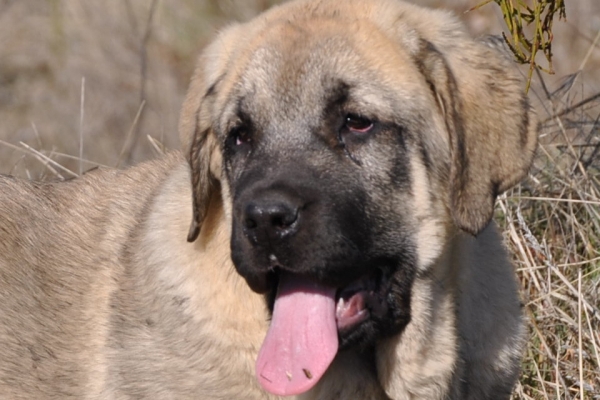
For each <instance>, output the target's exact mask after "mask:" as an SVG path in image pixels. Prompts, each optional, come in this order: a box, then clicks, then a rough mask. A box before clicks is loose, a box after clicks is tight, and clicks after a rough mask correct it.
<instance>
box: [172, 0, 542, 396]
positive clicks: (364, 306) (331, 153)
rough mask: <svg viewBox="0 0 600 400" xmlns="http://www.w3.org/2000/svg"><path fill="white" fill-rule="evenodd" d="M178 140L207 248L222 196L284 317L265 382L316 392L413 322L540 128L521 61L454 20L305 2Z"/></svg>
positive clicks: (389, 5)
mask: <svg viewBox="0 0 600 400" xmlns="http://www.w3.org/2000/svg"><path fill="white" fill-rule="evenodd" d="M180 132H181V137H182V141H183V143H184V147H185V148H187V151H188V154H189V162H190V166H191V169H192V177H193V179H192V180H193V182H192V184H193V193H194V221H193V223H192V227H191V230H190V236H189V240H191V241H192V240H194V239H195V237H196V236H197V234H198V232H199V229H200V227H201V223H202V220H203V218H204V216H205V214H206V213H207V211H208V206H209V198H210V196H211V194H212V192H213V191H214V190H220V191H221V192H222V198H223V201H224V203H225V209H226V210H227V211H226V212H227V213H228V217H229V218H230V221H231V232H232V234H231V254H232V259H233V262H234V264H235V266H236V269H237V271H238V272H239V273H240V274H241V275H242V276H243V277H244V278H245V279H246V281H247V282H248V284H249V285H250V287H251V288H252V289H253V290H254V291H256V292H258V293H264V294H266V297H267V301H268V305H269V307H270V309H271V311H272V312H273V319H272V324H271V330H270V332H269V334H268V335H267V339H266V340H265V344H264V345H263V349H262V350H261V354H260V355H259V360H258V363H257V373H258V375H259V380H261V383H262V384H263V386H265V387H266V388H267V389H268V390H270V391H272V392H274V393H277V394H294V393H298V392H302V391H305V390H307V389H308V388H310V387H311V386H312V385H313V384H314V383H315V382H316V381H317V380H318V378H319V377H320V375H321V374H322V373H323V372H324V371H325V369H326V368H327V366H328V364H329V362H330V361H331V359H332V358H333V356H334V355H335V353H336V352H337V349H338V340H339V341H340V343H339V345H341V346H351V345H357V344H362V345H370V344H373V343H374V342H375V341H376V340H377V339H378V338H382V337H385V336H388V335H392V334H395V333H397V332H399V331H401V330H402V329H403V327H404V326H406V324H407V323H408V322H409V320H410V295H411V284H412V282H413V278H414V276H415V274H417V273H424V272H425V271H426V270H427V268H428V267H429V266H431V265H432V264H433V263H434V262H435V261H436V259H437V257H439V255H440V254H441V253H442V250H443V246H444V245H445V243H446V242H447V237H448V235H450V234H451V233H452V231H453V229H455V227H458V228H461V229H463V230H465V231H467V232H470V233H472V234H477V233H478V232H479V231H480V230H481V229H483V228H484V227H485V226H486V225H487V224H488V222H489V220H490V219H491V216H492V212H493V206H494V201H495V198H496V196H497V194H498V193H500V192H502V191H504V190H506V189H507V188H508V187H510V186H511V185H513V184H515V183H516V182H517V181H518V180H519V179H521V178H522V176H523V175H524V174H525V172H526V170H527V169H528V167H529V164H530V162H531V159H532V156H533V153H534V148H535V143H536V120H535V118H534V116H533V114H532V111H531V108H530V106H529V104H528V102H527V100H526V98H525V96H524V94H523V89H522V85H521V82H520V79H519V78H518V77H517V76H516V72H515V71H514V68H513V66H512V65H511V63H510V61H509V60H508V59H507V58H505V56H504V55H501V54H500V53H499V52H498V51H497V50H496V49H495V48H494V46H492V45H489V44H488V43H486V42H485V41H475V40H473V39H471V38H470V37H468V36H467V34H465V32H464V31H463V29H462V27H461V26H460V25H459V24H458V23H457V22H456V21H455V20H454V19H453V18H452V17H450V16H449V15H447V14H446V13H443V12H439V11H433V10H425V9H421V8H418V7H415V6H412V5H408V4H404V3H401V2H398V1H395V0H370V1H369V0H348V1H345V2H337V1H334V0H324V1H310V0H309V1H296V2H290V3H287V4H286V5H283V6H280V7H276V8H274V9H272V10H270V11H269V12H267V13H265V14H263V15H262V16H260V17H258V18H257V19H255V20H253V21H251V22H249V23H247V24H241V25H235V26H232V27H230V28H228V29H226V30H225V31H224V32H222V34H221V35H220V36H219V37H218V38H217V39H216V40H215V41H214V42H213V44H212V45H211V46H209V47H208V49H207V50H206V51H205V52H204V54H203V55H202V56H201V59H200V63H199V67H198V70H197V71H196V73H195V76H194V78H193V80H192V86H191V89H190V91H189V93H188V96H187V99H186V101H185V104H184V108H183V113H182V119H181V124H180Z"/></svg>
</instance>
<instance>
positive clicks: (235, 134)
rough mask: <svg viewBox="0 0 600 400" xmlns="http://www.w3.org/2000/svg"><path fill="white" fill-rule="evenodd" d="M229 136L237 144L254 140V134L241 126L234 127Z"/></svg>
mask: <svg viewBox="0 0 600 400" xmlns="http://www.w3.org/2000/svg"><path fill="white" fill-rule="evenodd" d="M229 138H230V140H231V141H232V143H234V144H235V145H236V146H241V145H243V144H247V143H250V142H252V136H251V135H250V132H249V131H248V129H247V128H245V127H243V126H240V127H237V128H233V129H232V130H231V132H230V133H229Z"/></svg>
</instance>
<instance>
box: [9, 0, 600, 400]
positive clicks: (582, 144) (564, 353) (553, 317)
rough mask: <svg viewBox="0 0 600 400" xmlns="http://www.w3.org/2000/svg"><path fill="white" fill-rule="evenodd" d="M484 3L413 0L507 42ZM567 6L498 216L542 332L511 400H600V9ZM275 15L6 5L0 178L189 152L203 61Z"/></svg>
mask: <svg viewBox="0 0 600 400" xmlns="http://www.w3.org/2000/svg"><path fill="white" fill-rule="evenodd" d="M340 1H343V0H340ZM479 1H480V0H421V1H418V0H414V2H415V3H420V4H423V5H427V6H432V7H441V8H446V9H449V10H452V11H453V12H455V13H456V14H457V15H458V16H459V17H460V18H462V19H463V20H464V21H465V23H466V24H467V26H468V28H469V29H470V30H471V31H472V33H473V34H475V35H481V34H486V33H492V34H500V33H501V32H502V30H503V29H504V22H503V20H502V15H501V13H500V9H499V7H498V6H497V5H496V4H495V3H494V2H492V3H490V4H488V5H486V6H484V7H482V8H480V9H478V10H475V11H472V12H469V13H467V14H465V11H466V10H468V9H470V8H472V7H474V6H475V5H477V4H478V2H479ZM531 1H535V0H531ZM565 1H566V7H567V20H566V21H556V22H555V26H554V34H555V42H554V70H555V71H556V74H554V75H546V74H543V73H542V74H540V75H539V76H537V75H536V76H535V80H534V84H533V86H532V90H531V92H530V93H531V96H530V97H531V98H532V100H533V102H534V103H535V104H536V107H537V109H538V113H539V115H540V120H541V121H542V122H543V124H542V132H541V135H540V149H539V150H538V156H537V158H536V162H535V164H534V166H533V168H532V171H531V173H530V175H529V177H528V178H527V179H526V180H525V181H524V182H523V183H522V184H521V185H519V186H517V187H516V188H515V189H513V190H511V191H509V192H508V193H507V194H504V195H503V196H501V197H500V199H499V201H498V207H497V211H498V212H497V215H496V221H497V222H498V223H499V224H500V226H501V227H502V228H503V232H504V236H505V240H506V243H507V245H508V246H509V247H510V248H511V250H512V254H513V255H514V262H515V267H516V269H517V272H518V276H519V280H520V284H521V287H522V297H523V304H524V311H525V314H526V315H527V317H528V320H529V341H528V347H527V349H526V351H525V358H524V362H523V373H522V375H521V380H520V382H519V384H518V385H517V387H516V388H515V393H514V399H544V400H546V399H568V400H569V399H593V400H600V350H599V349H600V250H599V249H600V95H598V93H600V0H565ZM275 3H277V1H274V0H168V1H166V0H102V1H84V0H44V1H40V0H0V173H10V174H13V175H17V176H21V177H27V178H32V179H42V180H48V179H65V178H70V177H72V176H76V175H78V174H80V173H81V172H82V171H85V170H87V169H90V168H93V167H95V166H98V165H102V166H109V167H124V166H127V165H130V164H132V163H135V162H139V161H142V160H144V159H148V158H151V157H155V156H156V155H157V154H160V153H161V152H163V151H164V150H165V148H167V149H169V148H170V149H176V148H178V146H179V144H178V137H177V122H178V117H179V109H180V107H181V103H182V101H183V97H184V95H185V91H186V88H187V85H188V81H189V79H190V76H191V73H192V70H193V67H194V63H195V59H196V57H197V55H198V53H199V52H200V50H201V49H202V47H203V46H204V45H205V44H206V43H207V41H209V40H210V38H211V37H214V35H215V33H216V32H217V31H218V30H219V29H220V28H221V27H223V26H224V25H225V24H227V23H228V22H230V21H245V20H247V19H249V18H251V17H252V16H254V15H256V14H257V13H259V12H260V11H262V10H264V9H266V8H268V7H269V6H271V5H273V4H275ZM538 61H539V62H540V63H541V64H542V65H544V60H543V59H541V58H540V57H538ZM522 70H523V71H524V73H526V71H527V67H522ZM483 267H484V266H483Z"/></svg>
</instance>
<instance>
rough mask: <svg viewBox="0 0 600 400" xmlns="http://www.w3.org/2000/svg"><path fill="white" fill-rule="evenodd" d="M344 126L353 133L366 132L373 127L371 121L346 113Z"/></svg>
mask: <svg viewBox="0 0 600 400" xmlns="http://www.w3.org/2000/svg"><path fill="white" fill-rule="evenodd" d="M344 126H345V127H346V128H347V129H348V130H349V131H350V132H353V133H368V132H369V131H371V129H373V121H371V120H370V119H368V118H365V117H361V116H360V115H356V114H348V115H346V120H345V122H344Z"/></svg>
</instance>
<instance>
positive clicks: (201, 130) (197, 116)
mask: <svg viewBox="0 0 600 400" xmlns="http://www.w3.org/2000/svg"><path fill="white" fill-rule="evenodd" d="M236 29H237V26H236V25H232V26H230V27H229V28H227V29H226V30H224V31H223V32H221V34H220V35H219V36H218V37H217V38H216V39H215V40H214V41H213V43H212V44H211V45H209V46H208V47H207V48H206V50H204V52H203V53H202V54H201V56H200V57H199V59H198V63H197V66H196V70H195V71H194V75H193V76H192V81H191V83H190V87H189V89H188V92H187V95H186V98H185V100H184V102H183V106H182V110H181V114H180V119H179V138H180V141H181V144H182V149H183V152H184V154H185V155H186V157H187V160H188V163H189V165H190V170H191V178H192V179H191V181H192V182H191V183H192V206H193V217H192V223H191V225H190V231H189V234H188V238H187V240H188V242H193V241H195V240H196V239H197V238H198V235H199V234H200V228H201V227H202V222H203V221H204V218H205V217H206V214H207V212H208V207H209V204H210V198H211V196H212V194H213V191H214V190H215V189H216V188H217V187H218V181H219V178H220V169H221V167H220V151H219V145H218V140H217V138H216V136H215V134H214V132H213V131H212V121H213V118H212V115H211V114H212V103H213V101H214V97H215V96H216V90H217V89H216V86H217V85H218V82H219V80H220V79H221V77H222V75H223V71H224V70H225V68H226V65H227V61H228V59H229V54H230V52H231V49H232V47H233V42H234V38H235V30H236Z"/></svg>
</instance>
